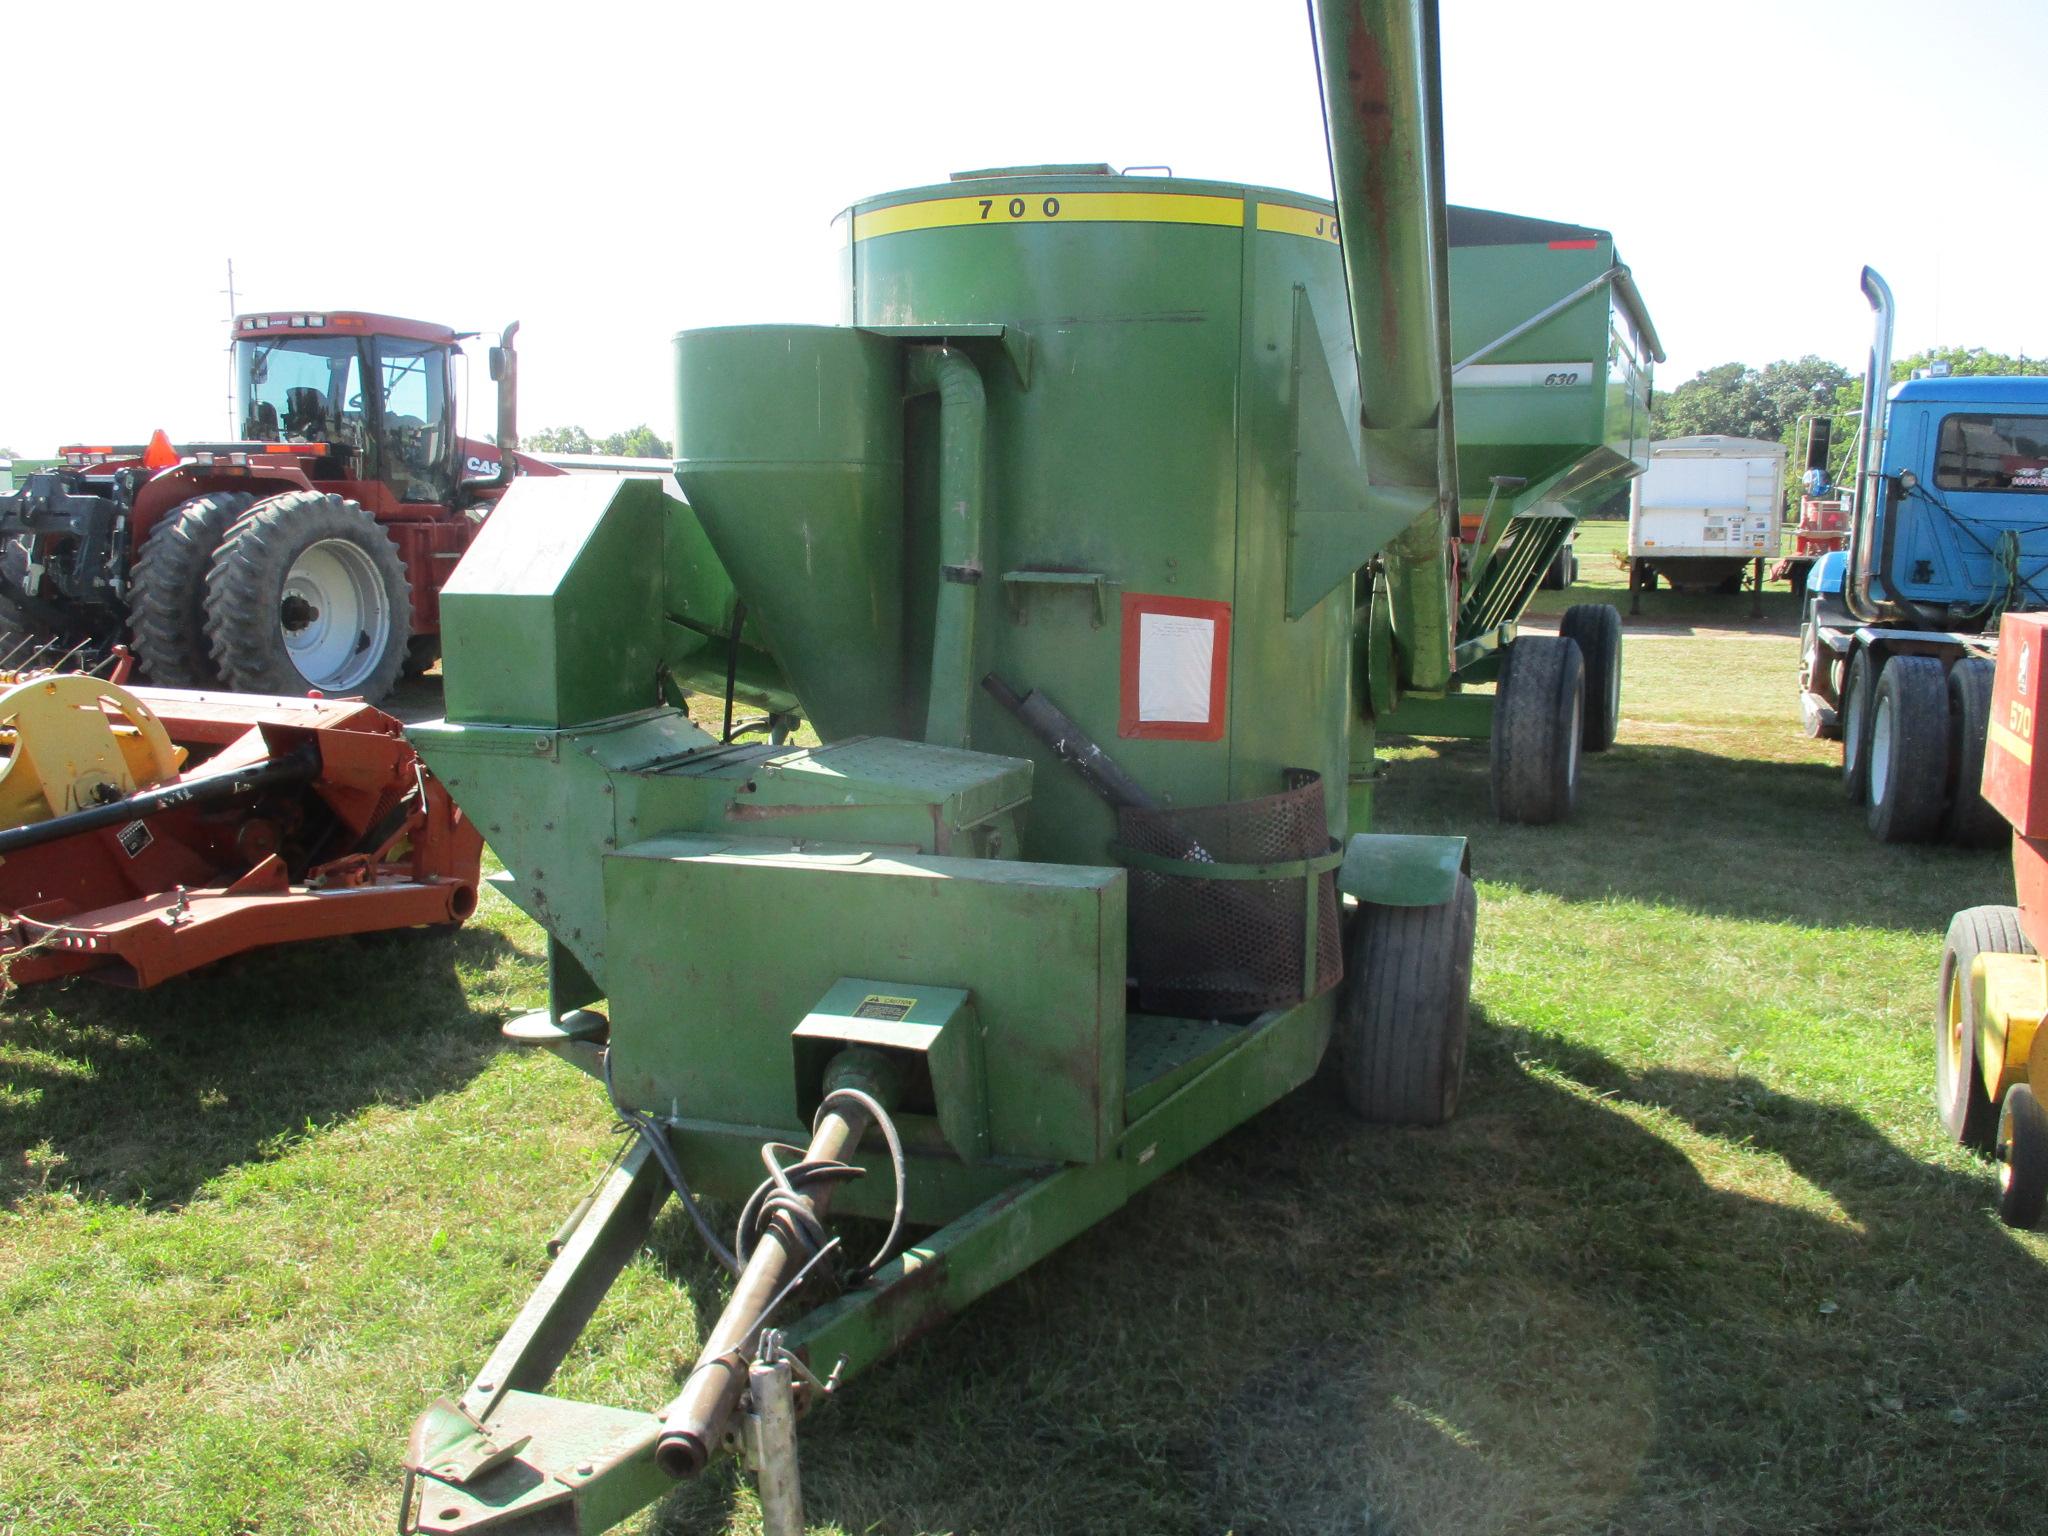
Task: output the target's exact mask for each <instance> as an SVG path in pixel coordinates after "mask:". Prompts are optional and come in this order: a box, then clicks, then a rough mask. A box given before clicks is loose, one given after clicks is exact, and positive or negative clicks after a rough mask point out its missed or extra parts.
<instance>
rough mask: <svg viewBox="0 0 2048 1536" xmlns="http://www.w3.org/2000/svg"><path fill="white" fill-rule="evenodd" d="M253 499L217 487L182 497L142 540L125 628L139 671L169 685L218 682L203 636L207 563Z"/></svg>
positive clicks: (208, 685) (207, 685)
mask: <svg viewBox="0 0 2048 1536" xmlns="http://www.w3.org/2000/svg"><path fill="white" fill-rule="evenodd" d="M255 499H256V498H255V497H253V496H250V495H247V494H245V493H243V492H241V491H221V492H217V493H215V494H213V495H210V496H194V497H193V498H192V499H191V500H190V501H185V502H180V503H179V504H178V505H177V506H175V507H173V508H172V509H171V510H170V511H169V512H167V513H165V514H164V516H163V517H162V518H161V519H159V520H158V522H157V525H156V526H155V527H154V528H152V529H150V530H149V537H148V538H146V539H144V540H143V541H142V553H141V554H140V555H139V556H137V557H136V560H135V571H134V578H133V584H132V585H131V586H130V588H129V592H128V633H129V635H130V636H131V637H132V638H133V640H134V644H135V660H136V662H137V664H138V665H139V666H140V667H141V668H142V675H143V676H144V677H145V678H146V679H147V680H148V681H150V682H152V683H157V684H160V685H162V686H163V687H166V688H215V687H218V686H219V685H220V668H219V667H218V666H216V665H215V664H214V660H213V653H212V651H211V650H210V649H208V647H207V643H206V570H207V567H208V566H209V565H211V564H212V563H213V552H214V551H215V550H216V549H218V548H219V547H220V541H221V540H222V539H223V538H225V537H226V536H227V531H228V529H229V528H230V527H232V526H233V525H234V522H235V520H236V519H237V518H239V517H240V516H241V515H242V514H243V513H245V512H247V511H248V510H249V504H250V503H251V502H253V501H254V500H255Z"/></svg>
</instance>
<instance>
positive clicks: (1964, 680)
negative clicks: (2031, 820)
mask: <svg viewBox="0 0 2048 1536" xmlns="http://www.w3.org/2000/svg"><path fill="white" fill-rule="evenodd" d="M1997 673H1998V668H1997V667H1995V666H1994V665H1993V664H1992V663H1991V662H1989V661H1987V660H1985V658H1983V657H1982V656H1966V657H1964V658H1963V659H1962V660H1961V661H1959V662H1957V663H1956V664H1955V665H1954V666H1953V667H1951V668H1949V672H1948V761H1949V772H1950V775H1951V777H1952V778H1953V780H1954V782H1953V783H1952V784H1951V785H1950V788H1949V804H1948V818H1947V820H1946V821H1944V822H1943V823H1942V832H1943V834H1944V835H1945V836H1946V837H1947V838H1948V840H1949V841H1950V842H1952V843H1954V844H1956V845H1957V846H1958V847H1961V848H1996V847H1998V846H1999V845H2000V844H2002V843H2003V842H2004V841H2005V840H2006V838H2007V837H2008V836H2009V835H2010V832H2011V829H2010V828H2009V827H2008V826H2007V825H2006V821H2005V818H2004V817H2003V816H2000V815H1999V814H1998V812H1996V811H1994V810H1993V809H1991V807H1990V805H1989V804H1987V803H1986V801H1985V799H1984V742H1985V738H1986V737H1987V736H1988V735H1989V734H1990V727H1991V683H1992V680H1993V678H1994V677H1996V676H1997Z"/></svg>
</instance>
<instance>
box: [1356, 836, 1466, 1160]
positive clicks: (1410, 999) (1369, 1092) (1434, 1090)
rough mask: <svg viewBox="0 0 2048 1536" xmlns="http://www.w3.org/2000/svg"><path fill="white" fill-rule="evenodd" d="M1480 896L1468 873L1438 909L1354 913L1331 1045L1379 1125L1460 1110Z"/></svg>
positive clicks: (1434, 1121) (1435, 1119)
mask: <svg viewBox="0 0 2048 1536" xmlns="http://www.w3.org/2000/svg"><path fill="white" fill-rule="evenodd" d="M1478 921H1479V898H1478V895H1477V893H1476V892H1475V891H1474V890H1473V888H1472V881H1471V879H1470V877H1468V876H1466V875H1462V874H1461V875H1459V876H1458V889H1457V892H1456V894H1454V895H1453V896H1452V897H1451V899H1450V900H1449V901H1445V902H1441V903H1439V904H1438V905H1436V906H1433V907H1382V906H1373V905H1371V904H1367V905H1364V906H1361V907H1360V908H1359V909H1358V915H1357V918H1356V920H1355V922H1354V924H1353V927H1352V931H1351V948H1350V953H1349V954H1348V955H1347V956H1346V957H1345V960H1346V964H1345V973H1346V974H1345V978H1344V991H1343V993H1342V995H1341V996H1340V997H1339V998H1338V1002H1337V1018H1336V1023H1335V1035H1334V1041H1333V1043H1334V1045H1335V1048H1336V1052H1337V1065H1338V1070H1339V1075H1340V1078H1341V1081H1342V1082H1343V1085H1344V1099H1345V1102H1346V1103H1348V1104H1349V1105H1350V1106H1351V1109H1352V1112H1353V1113H1355V1114H1357V1115H1359V1116H1360V1117H1361V1118H1363V1119H1365V1120H1369V1121H1371V1122H1372V1123H1374V1124H1375V1125H1442V1124H1443V1123H1444V1122H1445V1121H1446V1120H1448V1119H1450V1118H1451V1116H1452V1114H1453V1113H1455V1112H1456V1110H1457V1107H1458V1089H1459V1085H1460V1084H1461V1082H1462V1081H1463V1079H1464V1073H1465V1032H1466V1027H1467V1023H1468V1019H1469V1014H1470V1006H1471V1000H1472V947H1473V941H1474V938H1475V936H1476V933H1477V930H1478Z"/></svg>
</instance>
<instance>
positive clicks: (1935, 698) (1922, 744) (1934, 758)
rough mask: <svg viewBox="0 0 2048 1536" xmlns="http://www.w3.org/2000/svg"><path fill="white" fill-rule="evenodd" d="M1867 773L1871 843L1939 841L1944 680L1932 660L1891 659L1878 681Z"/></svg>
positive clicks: (1944, 802) (1943, 797)
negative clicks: (1881, 759)
mask: <svg viewBox="0 0 2048 1536" xmlns="http://www.w3.org/2000/svg"><path fill="white" fill-rule="evenodd" d="M1880 733H1882V735H1883V737H1884V740H1883V741H1880V740H1879V739H1878V738H1879V735H1880ZM1880 755H1883V756H1884V758H1885V763H1884V771H1883V773H1882V775H1880V773H1879V771H1878V758H1879V756H1880ZM1869 773H1870V796H1869V798H1870V811H1869V823H1870V835H1871V836H1872V837H1874V838H1876V839H1877V840H1878V841H1879V842H1881V843H1924V842H1929V841H1931V840H1932V839H1934V838H1935V837H1937V836H1939V835H1940V833H1941V819H1942V813H1943V812H1944V811H1946V810H1947V809H1948V678H1947V677H1946V676H1945V675H1944V674H1943V672H1942V668H1941V663H1940V662H1938V661H1936V660H1935V659H1934V658H1933V657H1932V656H1894V657H1893V658H1892V659H1891V660H1890V661H1888V662H1886V663H1885V664H1884V671H1883V672H1882V673H1880V674H1879V675H1878V679H1877V694H1876V698H1875V700H1874V702H1873V703H1872V705H1871V709H1870V770H1869Z"/></svg>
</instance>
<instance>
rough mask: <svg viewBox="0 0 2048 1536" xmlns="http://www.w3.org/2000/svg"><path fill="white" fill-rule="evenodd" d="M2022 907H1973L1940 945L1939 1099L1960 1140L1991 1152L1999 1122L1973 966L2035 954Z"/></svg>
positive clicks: (1951, 1130)
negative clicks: (1988, 1084)
mask: <svg viewBox="0 0 2048 1536" xmlns="http://www.w3.org/2000/svg"><path fill="white" fill-rule="evenodd" d="M2033 952H2034V946H2033V945H2031V944H2029V943H2028V942H2027V936H2026V934H2025V933H2024V932H2022V931H2021V929H2020V913H2019V908H2017V907H1970V908H1968V909H1966V910H1965V911H1962V912H1958V913H1957V914H1956V915H1955V916H1954V917H1953V918H1951V919H1950V920H1949V925H1948V939H1947V941H1946V942H1945V943H1944V944H1943V945H1942V947H1941V1004H1940V1010H1939V1011H1938V1012H1937V1013H1936V1015H1935V1019H1934V1099H1935V1103H1936V1104H1937V1105H1938V1106H1939V1108H1940V1110H1941V1123H1942V1127H1943V1129H1945V1130H1946V1131H1947V1132H1948V1133H1949V1135H1950V1136H1951V1137H1953V1138H1954V1139H1955V1141H1956V1142H1957V1143H1958V1144H1960V1145H1962V1146H1965V1147H1971V1148H1974V1149H1976V1150H1977V1151H1980V1152H1988V1151H1990V1150H1991V1145H1992V1135H1993V1131H1994V1129H1995V1128H1996V1124H1997V1118H1996V1115H1995V1113H1994V1110H1993V1107H1992V1103H1991V1096H1990V1095H1989V1094H1988V1093H1987V1092H1986V1091H1985V1088H1984V1075H1983V1073H1982V1072H1980V1071H1979V1070H1978V1063H1977V1033H1978V1019H1977V1001H1976V998H1975V997H1974V996H1973V995H1972V994H1971V991H1970V967H1971V965H1972V964H1974V963H1975V961H1976V959H1977V957H1978V956H1979V955H2031V954H2032V953H2033Z"/></svg>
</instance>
